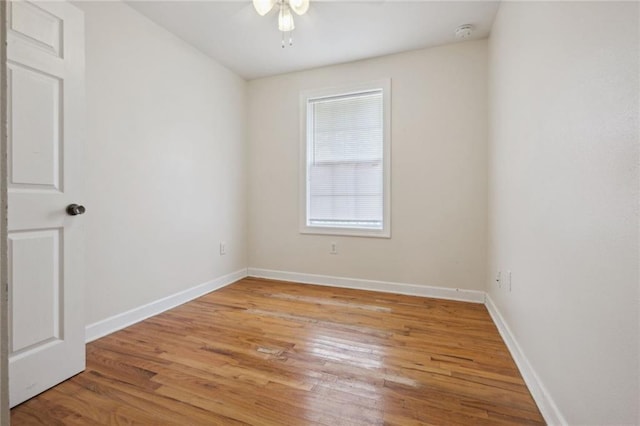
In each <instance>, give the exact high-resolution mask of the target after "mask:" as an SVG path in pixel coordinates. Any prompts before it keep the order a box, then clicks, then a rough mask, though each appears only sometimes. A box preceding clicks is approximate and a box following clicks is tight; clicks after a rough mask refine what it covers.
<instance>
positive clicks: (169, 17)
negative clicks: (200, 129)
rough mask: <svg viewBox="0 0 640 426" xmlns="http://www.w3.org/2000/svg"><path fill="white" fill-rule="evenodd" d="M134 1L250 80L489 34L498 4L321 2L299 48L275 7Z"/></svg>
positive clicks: (303, 27) (303, 25) (246, 0)
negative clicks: (286, 37)
mask: <svg viewBox="0 0 640 426" xmlns="http://www.w3.org/2000/svg"><path fill="white" fill-rule="evenodd" d="M128 4H129V5H130V6H132V7H133V8H135V9H136V10H138V11H139V12H140V13H142V14H144V15H146V16H147V17H149V18H150V19H151V20H153V21H155V22H156V23H158V24H160V25H161V26H163V27H164V28H166V29H167V30H169V31H171V32H172V33H174V34H176V35H177V36H179V37H180V38H182V39H184V40H185V41H187V42H188V43H190V44H192V45H193V46H195V47H196V48H198V49H199V50H201V51H202V52H204V53H205V54H207V55H209V56H210V57H212V58H214V59H216V60H217V61H218V62H220V63H222V64H223V65H225V66H226V67H228V68H229V69H231V70H233V71H234V72H236V73H237V74H239V75H240V76H242V77H243V78H245V79H247V80H251V79H254V78H259V77H265V76H270V75H275V74H283V73H287V72H291V71H299V70H303V69H309V68H315V67H320V66H325V65H332V64H338V63H343V62H351V61H356V60H360V59H365V58H372V57H376V56H382V55H388V54H391V53H397V52H403V51H408V50H414V49H420V48H424V47H430V46H437V45H442V44H447V43H454V42H457V41H458V40H457V39H456V38H455V35H454V30H455V28H457V27H458V26H460V25H462V24H472V25H473V26H474V28H475V31H474V33H473V34H472V36H471V37H470V39H480V38H485V37H487V36H488V35H489V31H490V29H491V25H492V23H493V19H494V17H495V15H496V12H497V9H498V2H494V1H491V2H490V1H397V0H386V1H320V0H315V1H314V0H311V6H310V8H309V11H308V12H307V13H306V14H305V15H303V16H297V15H294V16H295V25H296V29H295V31H293V33H292V34H293V46H289V45H288V44H287V46H286V47H285V48H282V47H281V33H280V31H278V29H277V20H278V18H277V13H276V11H275V10H276V8H274V10H272V11H271V12H270V13H269V14H268V15H266V16H262V17H261V16H259V15H258V14H257V13H256V11H255V10H254V8H253V5H252V3H251V1H250V0H232V1H129V2H128Z"/></svg>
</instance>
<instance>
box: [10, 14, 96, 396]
mask: <svg viewBox="0 0 640 426" xmlns="http://www.w3.org/2000/svg"><path fill="white" fill-rule="evenodd" d="M8 6H9V10H8V13H7V21H8V22H7V28H8V35H7V39H8V47H7V69H8V72H7V83H8V93H7V95H8V102H7V104H8V105H7V107H8V108H7V110H8V141H7V148H8V153H7V155H8V158H7V166H8V167H7V169H8V170H7V174H8V176H7V178H8V193H9V199H8V203H9V212H8V221H9V224H8V231H9V232H8V239H9V241H8V261H9V394H10V396H9V399H10V404H11V406H12V407H13V406H15V405H17V404H19V403H21V402H23V401H25V400H27V399H29V398H31V397H32V396H34V395H37V394H38V393H40V392H42V391H44V390H46V389H48V388H50V387H51V386H54V385H55V384H57V383H59V382H61V381H63V380H65V379H67V378H69V377H71V376H73V375H74V374H76V373H78V372H80V371H82V370H83V369H84V367H85V345H84V312H83V304H84V299H83V292H82V287H83V270H82V265H83V259H82V221H83V217H82V216H80V215H76V216H72V215H70V214H68V213H67V212H66V209H67V206H68V205H69V204H73V203H78V204H81V202H82V199H81V196H82V191H81V182H82V177H81V176H80V173H81V164H82V163H81V157H82V156H81V143H82V141H83V126H84V117H83V115H84V108H83V102H84V15H83V13H82V12H81V11H80V10H79V9H78V8H76V7H75V6H73V5H71V4H69V3H67V2H37V3H36V2H27V1H12V2H10V3H9V5H8ZM78 212H79V211H78V210H76V211H75V213H78ZM72 213H73V212H72Z"/></svg>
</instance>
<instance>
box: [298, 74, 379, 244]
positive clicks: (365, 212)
mask: <svg viewBox="0 0 640 426" xmlns="http://www.w3.org/2000/svg"><path fill="white" fill-rule="evenodd" d="M390 87H391V82H390V80H382V81H376V82H372V83H368V84H362V85H357V86H351V87H347V88H341V89H327V90H319V91H309V92H304V93H302V95H301V129H302V131H301V133H302V135H301V140H302V142H301V148H302V149H301V173H300V176H301V183H300V186H301V197H300V198H301V200H300V201H301V208H300V216H301V217H300V225H301V229H300V231H301V232H302V233H313V234H332V235H356V236H374V237H389V236H390V234H391V232H390V223H391V222H390V205H389V204H390V203H389V200H390V194H389V188H390V180H389V179H390V152H391V150H390V134H391V132H390V101H389V92H390Z"/></svg>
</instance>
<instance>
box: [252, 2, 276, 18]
mask: <svg viewBox="0 0 640 426" xmlns="http://www.w3.org/2000/svg"><path fill="white" fill-rule="evenodd" d="M275 4H276V0H253V7H254V8H255V9H256V12H258V15H260V16H264V15H266V14H267V13H269V12H270V11H271V9H273V6H275Z"/></svg>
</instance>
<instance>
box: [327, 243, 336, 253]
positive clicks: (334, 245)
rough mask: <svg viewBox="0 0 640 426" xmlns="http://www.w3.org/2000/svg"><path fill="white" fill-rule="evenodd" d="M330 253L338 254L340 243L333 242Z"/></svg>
mask: <svg viewBox="0 0 640 426" xmlns="http://www.w3.org/2000/svg"><path fill="white" fill-rule="evenodd" d="M329 254H338V244H337V243H331V249H330V250H329Z"/></svg>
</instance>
